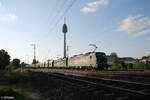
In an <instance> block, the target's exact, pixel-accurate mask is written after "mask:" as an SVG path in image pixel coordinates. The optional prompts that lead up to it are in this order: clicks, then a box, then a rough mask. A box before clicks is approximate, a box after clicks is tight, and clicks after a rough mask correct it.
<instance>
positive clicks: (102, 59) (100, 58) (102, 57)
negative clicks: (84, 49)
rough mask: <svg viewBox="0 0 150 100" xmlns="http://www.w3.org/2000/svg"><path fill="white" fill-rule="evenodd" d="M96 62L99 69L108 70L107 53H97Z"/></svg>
mask: <svg viewBox="0 0 150 100" xmlns="http://www.w3.org/2000/svg"><path fill="white" fill-rule="evenodd" d="M96 58H97V59H96V60H97V61H96V62H97V65H98V69H101V70H103V69H105V68H107V56H106V54H105V53H103V52H96Z"/></svg>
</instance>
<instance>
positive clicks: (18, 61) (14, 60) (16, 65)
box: [12, 58, 20, 67]
mask: <svg viewBox="0 0 150 100" xmlns="http://www.w3.org/2000/svg"><path fill="white" fill-rule="evenodd" d="M12 66H15V67H20V60H19V59H17V58H15V59H13V61H12Z"/></svg>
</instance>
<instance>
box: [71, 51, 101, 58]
mask: <svg viewBox="0 0 150 100" xmlns="http://www.w3.org/2000/svg"><path fill="white" fill-rule="evenodd" d="M91 53H104V52H87V53H85V54H78V55H74V56H72V57H70V58H75V57H80V56H88V55H90V54H91Z"/></svg>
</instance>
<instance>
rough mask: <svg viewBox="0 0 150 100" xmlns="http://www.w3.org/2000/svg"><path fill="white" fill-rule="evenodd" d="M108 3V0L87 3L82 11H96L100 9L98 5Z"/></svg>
mask: <svg viewBox="0 0 150 100" xmlns="http://www.w3.org/2000/svg"><path fill="white" fill-rule="evenodd" d="M107 4H108V0H97V1H94V2H90V3H87V5H86V6H85V7H83V8H82V9H81V11H82V12H84V13H90V12H96V11H97V10H98V7H100V6H101V5H107Z"/></svg>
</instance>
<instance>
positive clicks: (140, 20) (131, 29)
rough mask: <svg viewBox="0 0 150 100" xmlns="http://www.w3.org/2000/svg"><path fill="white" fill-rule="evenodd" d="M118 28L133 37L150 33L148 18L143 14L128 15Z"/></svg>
mask: <svg viewBox="0 0 150 100" xmlns="http://www.w3.org/2000/svg"><path fill="white" fill-rule="evenodd" d="M118 30H119V31H123V32H127V33H128V34H130V35H132V36H133V37H138V36H141V35H146V34H148V33H150V18H149V17H145V16H144V15H136V16H128V17H127V18H125V19H124V20H123V21H122V22H121V24H120V27H119V29H118Z"/></svg>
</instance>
